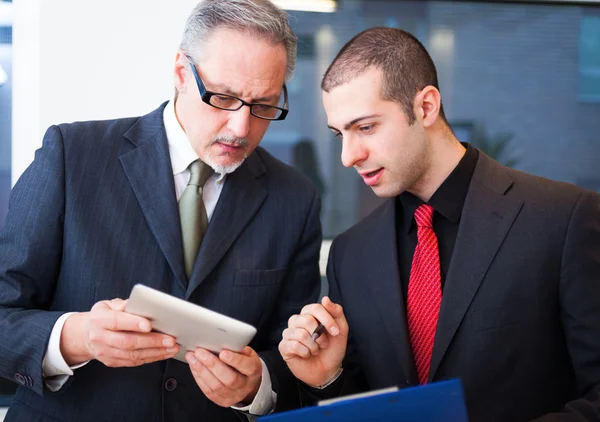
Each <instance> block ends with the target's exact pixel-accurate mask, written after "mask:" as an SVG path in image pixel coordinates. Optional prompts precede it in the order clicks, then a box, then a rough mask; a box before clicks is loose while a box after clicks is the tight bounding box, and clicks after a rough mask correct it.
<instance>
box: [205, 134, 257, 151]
mask: <svg viewBox="0 0 600 422" xmlns="http://www.w3.org/2000/svg"><path fill="white" fill-rule="evenodd" d="M217 142H218V143H220V144H230V145H235V146H239V147H243V148H247V147H248V141H247V140H246V138H238V137H237V136H231V135H219V136H216V137H215V138H214V139H213V140H212V141H211V142H210V145H213V144H216V143H217ZM210 145H209V146H210Z"/></svg>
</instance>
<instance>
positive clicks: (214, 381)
mask: <svg viewBox="0 0 600 422" xmlns="http://www.w3.org/2000/svg"><path fill="white" fill-rule="evenodd" d="M205 354H206V355H205ZM208 355H210V356H208ZM186 357H187V358H188V363H189V364H190V368H191V369H192V372H193V373H195V376H197V377H198V378H201V379H202V380H203V381H204V383H205V384H206V385H207V386H208V387H209V388H210V389H211V391H213V393H215V394H218V395H220V396H223V397H226V396H227V395H228V393H223V390H224V389H225V390H229V389H230V388H229V386H228V385H227V384H238V382H236V380H235V378H236V377H235V374H234V372H236V371H234V370H233V369H231V368H229V367H228V366H227V365H225V364H224V363H223V362H221V361H220V360H219V358H218V357H216V356H215V355H213V354H212V353H210V352H208V351H206V350H204V349H196V350H195V351H194V353H192V354H191V356H189V357H188V356H186ZM209 365H210V366H209ZM226 371H229V375H224V373H225V372H226ZM221 377H223V378H224V379H222V378H221ZM226 383H227V384H226ZM242 385H243V383H242ZM239 387H241V385H236V388H231V389H232V390H234V389H237V388H239Z"/></svg>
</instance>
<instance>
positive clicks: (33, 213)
mask: <svg viewBox="0 0 600 422" xmlns="http://www.w3.org/2000/svg"><path fill="white" fill-rule="evenodd" d="M63 157H64V154H63V144H62V137H61V134H60V129H59V128H58V127H57V126H53V127H51V128H49V129H48V131H47V132H46V135H45V136H44V141H43V145H42V147H41V148H40V149H39V150H38V151H37V152H36V155H35V160H34V161H33V163H32V164H31V165H30V166H29V168H28V169H27V170H26V171H25V172H24V173H23V175H22V176H21V178H20V179H19V181H18V183H17V184H16V185H15V187H14V189H13V190H12V192H11V195H10V201H9V212H8V216H7V218H6V224H5V227H4V229H3V230H2V231H1V232H0V376H2V377H4V378H8V379H11V380H13V381H17V382H18V383H19V384H21V385H24V386H26V387H29V388H31V389H32V390H34V391H35V392H37V393H38V394H42V393H43V392H44V381H43V378H42V360H43V358H44V355H45V354H46V349H47V346H48V341H49V338H50V333H51V331H52V327H53V326H54V323H55V322H56V320H57V319H58V318H59V317H60V315H61V314H62V313H59V312H49V311H48V309H49V307H50V304H51V303H52V298H53V294H54V287H55V284H56V280H57V277H58V274H59V271H60V263H61V258H62V248H63V220H64V203H65V200H64V199H65V198H64V180H65V175H64V158H63Z"/></svg>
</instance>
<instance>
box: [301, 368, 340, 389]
mask: <svg viewBox="0 0 600 422" xmlns="http://www.w3.org/2000/svg"><path fill="white" fill-rule="evenodd" d="M342 372H344V368H342V367H341V366H340V368H339V369H338V371H337V372H336V373H335V375H334V376H333V378H331V379H330V380H329V381H327V382H326V383H325V384H323V385H310V384H306V385H308V386H309V387H310V388H312V389H314V390H324V389H325V388H327V387H329V386H330V385H331V384H333V383H334V382H336V381H337V380H338V378H339V377H340V376H341V375H342Z"/></svg>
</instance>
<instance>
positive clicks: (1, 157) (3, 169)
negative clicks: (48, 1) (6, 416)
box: [0, 1, 12, 394]
mask: <svg viewBox="0 0 600 422" xmlns="http://www.w3.org/2000/svg"><path fill="white" fill-rule="evenodd" d="M11 8H12V4H11V3H8V2H2V1H0V229H1V228H2V227H4V220H5V218H6V212H7V210H8V194H9V192H10V163H11V153H10V152H11V103H12V84H11V77H12V24H11V21H10V16H11V11H10V9H11ZM0 394H1V392H0Z"/></svg>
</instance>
